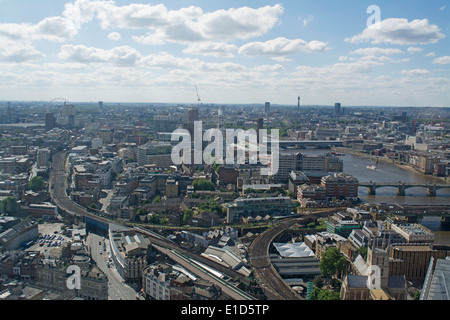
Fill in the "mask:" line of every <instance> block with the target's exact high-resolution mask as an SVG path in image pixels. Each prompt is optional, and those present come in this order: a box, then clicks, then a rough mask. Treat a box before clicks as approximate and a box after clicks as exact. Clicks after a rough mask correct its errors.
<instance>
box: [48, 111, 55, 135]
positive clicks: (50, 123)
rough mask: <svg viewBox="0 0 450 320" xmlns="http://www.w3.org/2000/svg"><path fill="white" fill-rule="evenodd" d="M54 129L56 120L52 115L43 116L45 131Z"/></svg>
mask: <svg viewBox="0 0 450 320" xmlns="http://www.w3.org/2000/svg"><path fill="white" fill-rule="evenodd" d="M54 127H56V118H55V116H54V115H53V113H51V112H49V113H46V114H45V130H46V131H50V130H52V129H53V128H54Z"/></svg>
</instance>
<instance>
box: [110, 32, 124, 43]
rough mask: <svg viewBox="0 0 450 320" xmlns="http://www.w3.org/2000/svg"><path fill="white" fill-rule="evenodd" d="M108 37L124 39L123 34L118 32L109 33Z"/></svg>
mask: <svg viewBox="0 0 450 320" xmlns="http://www.w3.org/2000/svg"><path fill="white" fill-rule="evenodd" d="M108 39H111V40H114V41H118V40H120V39H122V36H121V35H120V33H118V32H111V33H110V34H108Z"/></svg>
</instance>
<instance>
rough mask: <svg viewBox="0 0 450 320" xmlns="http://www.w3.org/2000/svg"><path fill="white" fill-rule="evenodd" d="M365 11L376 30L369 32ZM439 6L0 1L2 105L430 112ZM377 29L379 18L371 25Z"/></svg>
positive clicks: (442, 91) (441, 64)
mask: <svg viewBox="0 0 450 320" xmlns="http://www.w3.org/2000/svg"><path fill="white" fill-rule="evenodd" d="M371 5H377V6H378V8H379V9H380V12H379V13H380V19H381V21H380V22H379V24H378V26H379V28H374V27H373V26H372V27H368V22H369V20H370V19H371V17H372V13H371V12H370V11H369V10H368V8H369V7H370V6H371ZM448 10H450V8H448V7H447V6H446V2H445V1H442V0H441V1H439V0H435V1H428V2H427V3H426V4H425V3H423V1H422V2H421V1H408V2H407V3H406V2H405V1H377V2H372V1H360V2H358V3H351V4H349V3H344V4H342V3H335V2H334V1H320V2H318V3H311V2H306V1H263V2H258V3H254V2H250V1H226V2H225V1H214V2H207V1H194V2H185V1H161V2H158V3H153V4H148V3H147V2H146V1H137V0H136V1H103V0H96V1H92V0H76V1H49V0H45V1H40V2H39V4H38V3H36V2H35V1H30V0H28V1H20V2H18V1H11V0H2V1H0V12H1V13H0V40H1V43H2V45H1V46H0V66H1V68H2V72H1V73H0V81H1V82H2V86H1V89H0V96H1V97H2V100H33V101H39V100H41V101H50V100H52V99H53V98H55V97H64V98H66V99H67V100H69V101H100V100H101V101H105V103H107V102H130V101H132V102H148V101H152V102H155V103H156V102H160V103H177V102H178V103H188V102H189V101H191V102H192V103H196V102H197V95H196V90H195V87H194V86H195V85H196V86H197V87H198V91H199V95H200V97H201V101H202V102H203V103H205V104H211V103H223V104H233V103H244V104H245V103H264V101H271V102H272V103H273V104H274V105H277V104H286V105H293V106H294V105H297V99H298V96H301V103H302V105H334V103H335V102H338V101H339V102H341V103H342V105H345V106H355V105H358V106H359V105H377V106H395V105H398V106H433V107H446V106H448V101H450V73H449V68H450V56H449V52H448V47H449V36H448V35H449V32H450V24H449V22H448ZM375 21H376V20H375Z"/></svg>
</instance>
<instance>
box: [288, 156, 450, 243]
mask: <svg viewBox="0 0 450 320" xmlns="http://www.w3.org/2000/svg"><path fill="white" fill-rule="evenodd" d="M330 151H331V150H318V149H306V150H305V149H299V150H293V149H290V150H286V151H282V152H283V153H285V152H286V153H292V152H300V153H302V154H317V155H319V154H325V153H328V152H330ZM339 158H341V159H342V160H343V162H344V172H346V173H348V174H350V175H352V176H354V177H355V178H357V179H358V180H359V181H360V182H370V181H372V182H378V183H380V182H395V183H398V182H399V181H401V182H405V183H420V184H445V182H444V181H443V180H442V179H439V178H436V177H433V176H429V175H423V174H421V173H419V172H417V171H415V170H413V169H411V168H407V167H406V166H398V165H395V164H391V163H387V162H382V161H379V163H378V165H377V166H376V169H375V170H371V169H368V168H367V166H370V165H375V161H374V160H373V159H370V158H366V157H363V156H356V155H353V154H349V153H345V154H344V155H342V156H339ZM396 192H397V189H396V188H393V187H384V188H378V189H377V190H376V195H375V196H369V195H368V189H367V188H364V187H360V188H359V191H358V195H359V198H360V199H361V200H363V201H367V202H369V203H387V204H394V203H398V204H400V205H401V204H408V205H423V204H430V205H442V204H449V203H450V189H439V190H437V194H436V197H428V196H427V195H426V189H425V188H422V187H414V188H409V189H406V193H405V196H397V194H396ZM421 223H422V224H423V225H424V226H426V227H427V228H429V229H430V230H432V231H434V232H435V234H436V241H435V242H436V243H438V242H439V243H448V244H450V231H449V230H440V229H441V225H440V217H426V218H424V219H423V220H422V221H421Z"/></svg>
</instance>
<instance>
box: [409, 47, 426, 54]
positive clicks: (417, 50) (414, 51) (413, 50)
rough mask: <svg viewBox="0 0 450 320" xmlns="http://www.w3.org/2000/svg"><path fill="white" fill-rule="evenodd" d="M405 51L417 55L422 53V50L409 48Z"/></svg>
mask: <svg viewBox="0 0 450 320" xmlns="http://www.w3.org/2000/svg"><path fill="white" fill-rule="evenodd" d="M406 51H408V53H419V52H422V51H423V48H419V47H409V48H408V49H406Z"/></svg>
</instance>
